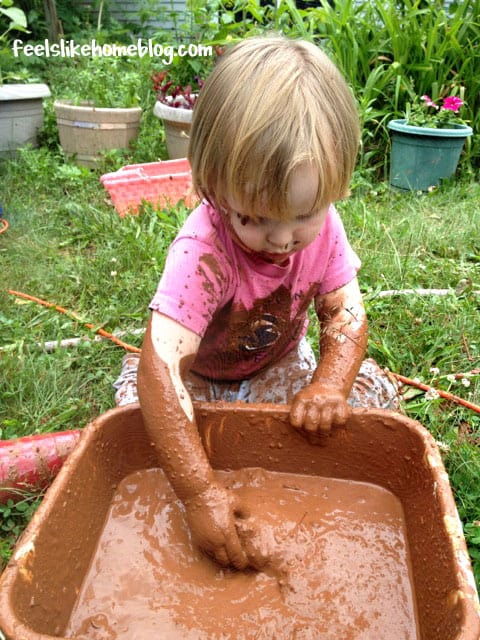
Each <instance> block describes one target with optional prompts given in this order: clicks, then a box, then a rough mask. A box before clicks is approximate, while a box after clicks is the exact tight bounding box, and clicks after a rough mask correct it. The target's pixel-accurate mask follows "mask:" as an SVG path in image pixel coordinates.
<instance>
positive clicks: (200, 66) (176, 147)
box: [152, 50, 220, 159]
mask: <svg viewBox="0 0 480 640" xmlns="http://www.w3.org/2000/svg"><path fill="white" fill-rule="evenodd" d="M216 52H217V54H219V53H220V51H219V50H216ZM212 65H213V59H212V58H209V57H207V58H193V57H190V56H182V57H180V56H178V55H177V56H175V57H174V59H173V61H172V64H171V65H169V66H168V67H167V68H163V69H161V70H160V71H157V72H155V73H154V74H153V75H152V82H153V88H154V91H155V92H156V94H157V101H156V103H155V107H154V109H153V113H154V114H155V115H156V116H157V118H160V119H161V120H163V123H164V127H165V141H166V143H167V151H168V156H169V158H171V159H175V158H185V157H186V156H187V152H188V141H189V135H190V126H191V123H192V112H193V107H194V106H195V101H196V99H197V96H198V93H199V91H200V89H201V88H202V85H203V79H204V78H205V76H206V75H207V74H208V72H209V71H210V69H211V67H212Z"/></svg>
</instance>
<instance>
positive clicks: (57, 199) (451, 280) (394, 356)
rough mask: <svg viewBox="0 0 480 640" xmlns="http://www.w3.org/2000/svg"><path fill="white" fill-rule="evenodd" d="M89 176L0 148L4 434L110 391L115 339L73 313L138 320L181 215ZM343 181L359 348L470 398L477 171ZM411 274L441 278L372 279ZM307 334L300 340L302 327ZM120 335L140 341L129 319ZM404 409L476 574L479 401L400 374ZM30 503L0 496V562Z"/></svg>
mask: <svg viewBox="0 0 480 640" xmlns="http://www.w3.org/2000/svg"><path fill="white" fill-rule="evenodd" d="M99 175H100V171H97V172H91V171H87V170H82V169H79V168H78V167H76V166H74V165H72V164H65V162H64V160H63V159H62V158H61V157H60V156H58V155H55V154H54V153H52V152H48V151H46V150H45V149H37V150H26V151H23V152H22V154H21V155H20V158H19V159H18V160H16V161H9V162H3V163H0V181H1V183H2V196H1V202H0V204H1V205H2V206H3V208H4V211H5V217H6V218H7V219H8V221H9V223H10V229H9V230H8V232H7V233H6V234H2V235H0V263H1V266H2V288H1V290H0V323H1V326H2V331H1V333H0V348H1V351H0V377H1V379H2V385H1V387H0V436H1V437H2V438H3V439H9V438H14V437H19V436H23V435H27V434H34V433H43V432H49V431H57V430H65V429H71V428H78V427H82V426H84V425H85V424H86V423H87V422H88V421H89V420H91V419H92V418H94V417H95V416H97V415H98V414H99V413H101V412H103V411H105V410H107V409H108V408H111V407H112V406H113V404H114V399H113V389H112V386H111V385H112V382H113V380H114V379H115V377H116V375H117V373H118V370H119V365H120V361H121V358H122V355H123V352H122V350H121V349H120V348H119V347H117V346H115V345H114V344H113V343H111V342H108V341H104V342H91V341H88V339H89V338H91V337H92V332H91V331H89V330H88V329H86V328H85V326H84V322H92V323H93V324H94V325H95V326H102V327H104V328H105V329H106V330H108V331H119V330H123V331H127V332H132V331H133V330H135V329H141V328H143V327H144V326H145V324H146V321H147V317H148V308H147V307H148V302H149V300H150V298H151V296H152V295H153V293H154V291H155V288H156V285H157V282H158V279H159V276H160V274H161V271H162V267H163V262H164V258H165V254H166V251H167V248H168V246H169V244H170V242H171V241H172V239H173V237H174V236H175V233H176V230H177V229H178V227H179V225H180V224H181V222H182V221H183V220H184V218H185V216H186V215H187V211H186V210H185V209H183V208H182V207H179V208H178V209H176V210H173V209H172V210H168V211H167V210H164V211H155V210H153V209H152V208H151V207H148V206H147V207H145V209H144V211H143V212H142V214H141V215H139V216H129V217H126V218H123V219H122V218H120V217H119V216H118V215H117V213H116V212H115V211H114V210H113V208H112V207H111V205H110V204H109V202H108V198H107V194H106V192H105V191H104V189H103V187H102V186H101V184H100V182H99ZM356 184H357V187H356V188H354V193H353V196H352V197H351V198H350V199H349V200H348V201H345V202H343V203H341V204H340V205H339V208H340V209H341V211H342V215H343V219H344V222H345V226H346V227H347V230H348V234H349V236H350V239H351V241H352V244H353V245H354V247H355V248H356V250H357V251H358V253H359V254H360V256H361V257H362V260H363V266H362V271H361V273H360V282H361V286H362V289H363V291H364V294H365V300H366V305H367V310H368V316H369V321H370V342H369V354H370V355H372V356H373V357H375V358H376V359H377V360H378V361H379V362H380V363H381V364H382V365H383V366H387V367H389V368H390V369H391V370H392V371H396V372H399V373H403V374H404V375H407V376H410V377H418V378H420V379H421V380H423V381H425V382H427V383H428V382H433V383H434V384H435V385H437V386H438V387H439V388H443V389H449V390H450V391H451V392H452V393H457V394H458V395H461V396H462V397H465V398H468V399H470V400H471V401H472V402H476V403H477V404H478V403H480V392H479V383H478V376H477V377H476V376H472V377H471V378H469V379H468V381H469V383H470V385H469V386H468V387H467V386H464V384H463V383H462V382H461V381H456V382H455V383H453V382H451V381H450V380H449V379H448V378H447V375H450V374H452V373H457V372H468V371H470V370H472V369H473V368H475V367H478V366H479V360H480V354H479V351H480V338H479V333H478V314H479V306H480V296H479V295H477V293H476V291H478V290H480V236H479V234H478V228H479V223H480V214H479V210H480V207H479V205H480V185H478V184H470V183H467V184H459V185H455V184H449V185H447V186H445V187H443V188H441V189H438V190H436V191H435V192H433V193H430V194H426V195H421V196H419V195H416V194H403V193H394V192H392V191H390V190H389V189H388V188H386V187H385V185H383V184H378V185H376V186H374V187H372V186H370V185H368V184H365V183H364V182H363V181H362V180H361V179H360V177H359V176H356ZM418 287H422V288H439V289H452V290H453V291H454V292H453V293H451V294H449V295H446V296H418V295H396V296H391V297H382V296H381V294H380V292H381V291H385V290H390V289H410V288H418ZM8 288H11V289H16V290H20V291H23V292H26V293H29V294H32V295H35V296H38V297H40V298H43V299H46V300H48V301H50V302H53V303H55V304H58V305H61V306H63V307H66V308H67V309H69V310H71V311H74V312H75V313H76V314H78V316H79V317H80V318H81V320H78V319H75V318H72V317H70V316H65V315H62V314H60V313H58V312H56V311H54V310H52V309H46V308H44V307H41V306H39V305H38V304H35V303H31V302H26V301H23V300H20V299H18V298H16V297H14V296H12V295H9V294H8V293H7V292H6V289H8ZM455 290H457V291H456V292H455ZM310 336H311V338H312V339H315V330H314V329H312V331H311V334H310ZM70 337H83V338H85V340H83V341H82V343H81V344H80V345H78V346H77V347H75V348H70V349H67V348H59V349H56V350H55V351H53V352H52V353H47V352H46V351H45V350H44V349H42V348H39V347H38V346H36V345H37V343H43V342H44V341H46V340H61V339H63V338H70ZM125 340H126V341H127V342H130V343H131V344H134V345H136V346H140V345H141V336H139V335H134V334H133V333H130V334H127V336H126V337H125ZM432 369H433V371H432ZM437 369H438V371H437ZM404 408H405V411H406V412H407V414H408V415H410V416H411V417H413V418H416V419H418V420H420V421H421V422H422V424H424V426H426V427H427V428H428V429H429V430H430V431H431V433H432V435H433V436H434V438H435V439H436V440H437V441H439V442H440V443H441V446H442V452H443V457H444V461H445V465H446V468H447V470H448V472H449V474H450V480H451V485H452V488H453V492H454V495H455V499H456V503H457V506H458V509H459V513H460V516H461V518H462V521H463V523H464V528H465V534H466V537H467V541H468V544H469V549H470V553H471V557H472V560H473V562H474V567H475V572H476V577H477V581H480V526H479V524H480V523H479V520H480V508H479V505H480V447H479V445H480V415H478V414H476V413H474V412H473V411H469V410H467V409H462V408H461V407H459V406H457V405H455V404H453V403H447V402H442V401H440V400H438V399H432V400H428V399H426V398H425V396H424V395H423V394H422V393H419V392H417V391H415V390H413V389H409V390H408V393H407V394H406V397H405V401H404ZM35 504H36V501H35V497H34V496H28V495H27V496H25V498H24V501H22V502H21V503H20V505H19V506H18V507H17V506H14V505H9V506H7V507H2V509H1V513H0V528H1V529H2V535H1V538H2V543H1V545H0V556H1V557H2V559H3V560H4V561H5V560H6V559H7V558H8V557H9V554H10V553H11V549H12V544H13V543H14V542H15V540H16V539H17V537H18V535H19V533H20V531H21V529H22V528H23V525H24V524H25V522H26V521H27V520H28V518H29V517H30V516H31V514H32V512H33V510H34V508H35ZM8 510H9V511H8ZM7 511H8V513H6V512H7Z"/></svg>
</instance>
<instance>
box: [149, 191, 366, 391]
mask: <svg viewBox="0 0 480 640" xmlns="http://www.w3.org/2000/svg"><path fill="white" fill-rule="evenodd" d="M359 268H360V260H359V259H358V257H357V255H356V254H355V252H354V251H353V249H352V248H351V246H350V244H349V243H348V240H347V237H346V235H345V230H344V228H343V224H342V222H341V220H340V217H339V215H338V213H337V211H336V210H335V208H334V207H333V206H331V207H330V209H329V211H328V214H327V217H326V219H325V222H324V224H323V226H322V228H321V230H320V233H319V234H318V236H317V237H316V238H315V240H313V242H311V243H310V244H309V245H308V246H307V247H306V248H305V249H303V250H301V251H298V252H296V253H294V254H293V255H292V256H290V257H289V259H288V262H287V263H286V264H282V265H277V264H272V263H270V262H267V261H265V260H264V259H262V258H260V257H259V256H257V255H256V254H254V253H247V252H246V251H244V250H243V249H242V248H241V247H240V246H239V245H238V244H237V243H235V242H234V240H233V238H232V236H231V235H230V233H229V231H228V229H227V227H226V225H225V223H224V220H223V216H222V215H221V214H220V213H218V211H216V210H215V209H214V208H213V207H211V206H210V205H209V204H208V203H206V202H202V204H201V205H200V206H199V207H198V208H197V209H195V211H193V212H192V213H191V214H190V216H189V217H188V218H187V220H186V222H185V224H184V225H183V227H182V229H181V230H180V232H179V234H178V236H177V237H176V238H175V240H174V242H173V243H172V245H171V247H170V250H169V252H168V256H167V260H166V264H165V269H164V272H163V275H162V278H161V280H160V283H159V285H158V289H157V292H156V294H155V296H154V298H153V300H152V302H151V304H150V308H151V309H152V310H155V311H159V312H160V313H163V314H164V315H166V316H169V317H170V318H172V319H173V320H176V321H177V322H179V323H180V324H181V325H183V326H184V327H186V328H187V329H190V330H191V331H193V332H195V333H196V334H197V335H199V336H200V337H201V338H202V340H201V343H200V348H199V351H198V354H197V357H196V359H195V361H194V363H193V365H192V370H193V371H195V372H196V373H199V374H200V375H203V376H206V377H209V378H213V379H214V380H243V379H246V378H249V377H251V376H252V375H254V374H255V373H257V372H258V371H259V370H261V369H263V368H264V367H266V366H268V365H270V364H272V363H274V362H276V361H277V360H279V359H280V358H281V357H282V356H284V355H285V354H286V353H288V352H289V351H290V350H291V349H293V348H294V347H296V345H297V344H298V342H299V340H300V339H301V338H302V337H303V336H304V335H305V332H306V330H307V326H308V317H307V309H308V306H309V304H310V302H311V301H312V299H313V298H314V297H315V296H316V295H318V294H325V293H329V292H330V291H334V290H335V289H338V288H339V287H342V286H343V285H345V284H347V283H348V282H350V281H351V280H353V278H354V277H355V276H356V274H357V271H358V269H359Z"/></svg>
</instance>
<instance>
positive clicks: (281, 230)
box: [267, 222, 292, 249]
mask: <svg viewBox="0 0 480 640" xmlns="http://www.w3.org/2000/svg"><path fill="white" fill-rule="evenodd" d="M267 240H268V242H269V243H270V244H271V245H272V246H274V247H277V248H278V249H285V248H286V247H288V245H289V244H290V242H291V240H292V230H291V228H290V225H289V224H285V223H282V222H277V223H276V224H275V225H274V226H272V228H271V229H269V231H268V234H267Z"/></svg>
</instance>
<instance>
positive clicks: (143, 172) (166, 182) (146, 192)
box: [100, 158, 198, 217]
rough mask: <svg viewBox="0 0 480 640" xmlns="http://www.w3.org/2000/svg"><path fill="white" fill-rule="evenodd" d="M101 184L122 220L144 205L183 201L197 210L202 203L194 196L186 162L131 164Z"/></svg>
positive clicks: (179, 160)
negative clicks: (197, 204) (197, 203)
mask: <svg viewBox="0 0 480 640" xmlns="http://www.w3.org/2000/svg"><path fill="white" fill-rule="evenodd" d="M100 180H101V182H102V184H103V186H104V187H105V189H107V191H108V193H109V194H110V197H111V199H112V202H113V204H114V206H115V209H116V210H117V211H118V213H119V214H120V216H122V217H123V216H125V214H127V213H133V214H136V213H138V210H139V207H140V204H141V203H142V201H146V202H151V203H152V204H154V205H155V206H159V207H163V206H168V205H170V206H171V205H174V204H176V203H177V202H179V201H180V200H183V201H184V202H185V204H186V205H187V207H193V206H194V205H195V203H196V202H197V201H198V198H196V197H195V196H194V194H193V192H192V174H191V171H190V165H189V163H188V160H187V159H186V158H180V159H178V160H165V161H161V162H148V163H146V164H130V165H127V166H125V167H122V168H121V169H119V170H118V171H115V172H113V173H106V174H105V175H103V176H102V177H101V178H100Z"/></svg>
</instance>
